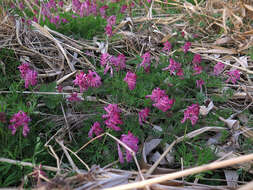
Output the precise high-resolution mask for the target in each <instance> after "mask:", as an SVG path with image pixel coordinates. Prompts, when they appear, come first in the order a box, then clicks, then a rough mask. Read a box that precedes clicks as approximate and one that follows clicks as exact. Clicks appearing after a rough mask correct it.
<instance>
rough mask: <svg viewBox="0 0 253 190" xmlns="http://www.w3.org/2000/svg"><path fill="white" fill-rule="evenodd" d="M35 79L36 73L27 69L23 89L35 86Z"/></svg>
mask: <svg viewBox="0 0 253 190" xmlns="http://www.w3.org/2000/svg"><path fill="white" fill-rule="evenodd" d="M37 78H38V74H37V72H36V71H34V70H30V69H29V70H28V71H27V73H26V75H25V88H28V87H29V85H31V86H35V85H36V84H37Z"/></svg>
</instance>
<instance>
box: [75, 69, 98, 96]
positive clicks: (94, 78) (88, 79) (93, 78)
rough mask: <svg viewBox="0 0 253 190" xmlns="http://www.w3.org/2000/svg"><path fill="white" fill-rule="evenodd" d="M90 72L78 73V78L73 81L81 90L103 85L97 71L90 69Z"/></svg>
mask: <svg viewBox="0 0 253 190" xmlns="http://www.w3.org/2000/svg"><path fill="white" fill-rule="evenodd" d="M88 72H89V73H88V74H85V73H84V72H83V71H81V72H80V73H79V74H77V75H76V79H75V80H74V81H73V82H74V84H75V85H78V86H79V88H80V92H81V93H83V92H84V91H86V90H88V88H89V87H99V86H101V78H100V76H99V75H98V74H97V73H96V72H95V71H91V70H89V71H88Z"/></svg>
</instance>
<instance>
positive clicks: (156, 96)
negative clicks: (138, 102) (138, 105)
mask: <svg viewBox="0 0 253 190" xmlns="http://www.w3.org/2000/svg"><path fill="white" fill-rule="evenodd" d="M164 96H166V93H165V90H161V89H160V88H159V87H157V88H155V89H154V90H153V91H152V94H151V95H147V96H146V98H150V99H151V100H152V101H153V102H158V100H159V99H160V98H162V97H164Z"/></svg>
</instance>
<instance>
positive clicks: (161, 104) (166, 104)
mask: <svg viewBox="0 0 253 190" xmlns="http://www.w3.org/2000/svg"><path fill="white" fill-rule="evenodd" d="M173 103H174V100H173V99H169V97H168V96H167V95H166V96H163V97H162V98H160V99H159V100H158V101H157V102H156V103H155V104H153V106H154V107H156V108H158V109H159V110H161V111H163V112H166V111H167V110H168V109H170V108H171V107H172V105H173Z"/></svg>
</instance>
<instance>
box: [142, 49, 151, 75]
mask: <svg viewBox="0 0 253 190" xmlns="http://www.w3.org/2000/svg"><path fill="white" fill-rule="evenodd" d="M141 58H143V60H142V62H141V64H140V66H141V67H144V70H145V71H146V72H149V69H150V53H149V52H146V53H144V54H143V55H142V56H141Z"/></svg>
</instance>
